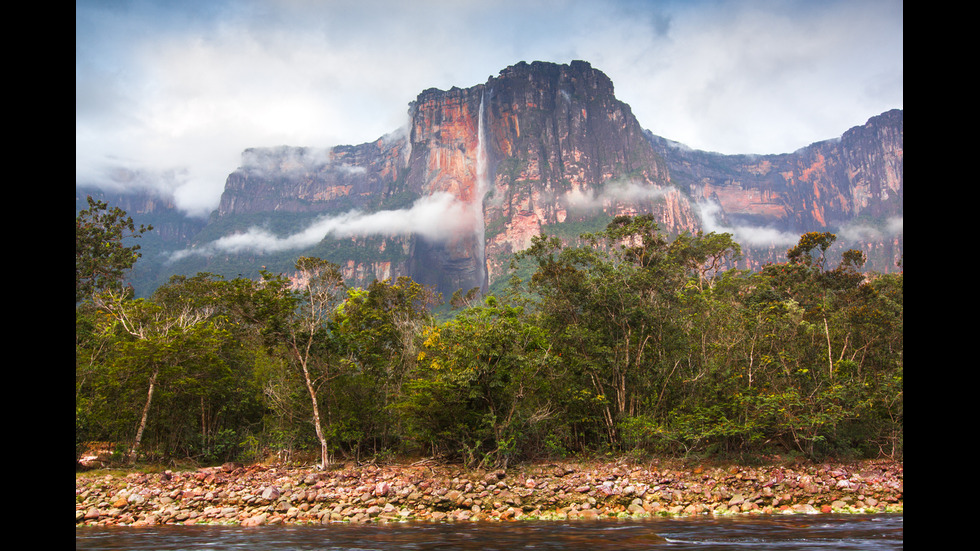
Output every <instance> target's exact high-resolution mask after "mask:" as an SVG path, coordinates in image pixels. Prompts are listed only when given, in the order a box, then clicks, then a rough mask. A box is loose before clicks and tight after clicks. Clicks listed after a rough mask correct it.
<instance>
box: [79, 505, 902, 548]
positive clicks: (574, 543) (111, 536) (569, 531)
mask: <svg viewBox="0 0 980 551" xmlns="http://www.w3.org/2000/svg"><path fill="white" fill-rule="evenodd" d="M903 523H904V515H902V514H893V515H888V514H881V515H775V516H761V515H751V516H733V517H696V518H654V519H646V520H622V521H617V520H597V521H584V520H576V521H567V522H562V521H540V522H538V521H521V522H493V523H490V522H486V523H483V522H467V523H439V524H437V523H431V524H428V523H415V524H411V523H405V524H367V525H363V524H358V525H351V524H345V523H336V524H328V525H321V526H261V527H253V528H242V527H239V526H159V527H152V528H133V527H119V526H116V527H104V528H103V527H82V528H76V529H75V549H86V550H98V549H153V550H172V551H177V550H202V549H206V550H221V551H223V550H280V549H281V550H286V549H289V550H306V549H309V550H322V551H355V550H357V551H361V550H363V551H389V550H415V549H419V550H424V549H446V550H448V549H459V550H487V551H492V550H514V549H576V550H589V551H591V550H595V551H604V550H616V551H625V550H630V549H678V550H682V549H697V550H699V551H713V550H721V549H752V550H754V551H768V550H794V551H795V550H808V549H833V550H835V551H839V550H892V549H902V546H903V540H904V529H903Z"/></svg>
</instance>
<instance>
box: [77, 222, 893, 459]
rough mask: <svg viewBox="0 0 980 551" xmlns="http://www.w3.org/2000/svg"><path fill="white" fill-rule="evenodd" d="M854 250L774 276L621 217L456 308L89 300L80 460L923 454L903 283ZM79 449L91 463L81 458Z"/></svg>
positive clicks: (719, 241)
mask: <svg viewBox="0 0 980 551" xmlns="http://www.w3.org/2000/svg"><path fill="white" fill-rule="evenodd" d="M834 240H835V236H834V235H833V234H829V233H810V234H805V235H803V236H802V237H801V239H800V242H799V244H798V245H797V246H795V247H793V248H792V249H790V250H789V251H788V252H787V258H788V259H789V261H788V262H787V263H784V264H771V265H768V266H766V267H765V268H764V269H763V270H761V271H759V272H756V273H752V272H747V271H742V270H735V269H729V268H726V267H727V266H731V265H733V263H732V260H733V259H734V258H736V257H737V256H738V255H739V252H740V249H739V246H738V244H737V243H734V242H733V241H732V240H731V236H729V235H727V234H720V235H719V234H698V235H686V234H685V235H681V236H679V237H677V238H676V239H673V240H668V239H666V238H665V237H664V236H662V235H661V234H660V233H659V231H658V228H657V226H656V224H654V223H653V221H652V218H650V217H649V216H640V217H635V218H631V217H619V218H615V219H613V220H612V221H611V222H610V223H609V225H608V226H607V227H606V228H605V229H604V230H603V231H601V232H597V233H594V234H586V235H583V236H582V240H580V241H578V243H581V245H576V246H566V245H563V244H562V243H563V242H562V241H560V240H558V239H557V238H554V237H547V236H539V237H538V238H536V239H535V241H534V242H533V245H532V246H531V247H530V248H529V249H527V250H526V251H524V252H522V253H521V254H520V255H519V256H520V257H521V258H520V259H519V260H521V261H523V262H524V263H525V265H528V264H530V265H531V266H533V270H534V271H533V275H532V276H531V277H530V280H529V281H521V280H519V279H517V278H515V279H514V280H513V281H512V283H511V286H510V287H509V288H508V290H507V291H506V292H502V293H499V294H498V295H490V296H487V297H484V298H483V299H482V300H479V299H477V300H473V298H474V297H467V298H468V300H457V301H455V302H456V305H457V306H458V308H457V311H456V314H455V315H454V316H452V317H451V318H449V319H446V320H444V321H439V320H438V319H437V318H435V317H434V316H433V315H432V314H431V308H432V307H433V306H434V305H435V304H436V298H435V297H433V296H432V292H431V290H429V289H427V288H424V287H422V286H420V285H419V284H417V283H415V282H414V281H412V280H411V279H408V278H400V279H398V280H394V281H392V280H388V281H375V282H374V283H372V284H371V285H370V286H368V287H367V288H365V289H360V288H348V287H346V286H345V285H344V283H343V281H342V280H341V279H340V278H339V276H338V272H337V270H336V266H334V265H332V264H331V263H329V262H327V261H324V260H321V259H318V258H302V259H300V260H299V261H298V262H297V264H296V269H297V271H296V273H297V274H298V275H299V276H300V277H298V278H295V280H290V279H288V278H286V277H285V276H283V275H276V274H271V273H264V274H263V277H262V279H261V280H259V281H254V280H249V279H245V278H237V279H234V280H230V281H228V280H225V279H223V278H221V277H219V276H215V275H213V274H208V273H200V274H198V275H197V276H194V277H186V276H174V277H173V278H172V279H171V280H170V281H169V282H168V283H167V284H166V285H163V286H161V287H160V288H159V289H158V290H157V291H156V292H155V293H154V294H153V296H152V297H149V298H147V299H133V298H131V297H127V296H126V295H125V294H122V293H114V292H101V293H97V294H96V295H94V296H93V298H92V299H91V300H86V301H83V302H81V303H80V304H78V305H76V370H75V381H76V394H75V406H76V414H75V437H76V447H79V446H81V445H82V444H83V443H84V442H87V441H108V442H114V443H116V444H117V446H118V448H117V449H118V450H119V457H120V459H125V460H134V459H136V458H144V459H152V460H158V461H183V460H188V459H189V460H193V461H195V462H198V463H215V462H222V461H228V460H241V461H250V460H255V459H263V458H265V457H266V456H267V455H268V454H272V453H280V454H287V455H289V454H292V457H293V458H297V457H301V455H299V454H305V457H306V458H307V459H312V458H315V457H319V458H320V459H321V460H322V461H323V462H324V463H328V462H330V461H332V460H334V459H337V458H356V459H366V458H376V459H382V460H383V459H387V458H392V457H394V456H402V455H403V456H432V455H435V456H440V457H445V458H450V459H453V460H460V461H463V462H464V463H466V464H468V465H471V466H474V465H484V466H490V465H494V466H506V465H507V463H508V462H509V461H516V460H528V459H541V458H546V457H557V456H566V455H570V454H590V453H607V452H613V453H630V452H637V453H657V454H667V455H674V456H680V455H689V454H697V455H702V456H707V455H716V456H723V457H734V456H743V457H745V456H756V455H760V454H769V453H781V454H787V453H788V454H799V455H801V456H806V457H810V458H815V457H821V456H827V455H834V456H847V457H874V456H878V455H882V454H884V455H890V456H895V455H901V453H902V443H903V365H904V359H903V275H902V274H901V273H898V274H872V275H866V274H861V273H860V272H858V268H859V267H860V265H861V263H862V261H863V257H862V255H861V253H859V252H857V251H847V252H845V253H844V255H843V259H844V260H843V261H842V263H841V264H840V265H839V266H836V267H833V268H828V267H827V266H825V265H824V264H825V261H824V253H826V251H827V250H828V248H829V247H830V246H832V244H833V242H834ZM76 451H77V450H76Z"/></svg>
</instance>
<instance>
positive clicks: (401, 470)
mask: <svg viewBox="0 0 980 551" xmlns="http://www.w3.org/2000/svg"><path fill="white" fill-rule="evenodd" d="M902 509H903V463H902V462H896V461H882V460H876V461H863V462H855V463H834V464H829V463H820V464H807V465H801V464H793V465H769V466H755V467H743V466H734V465H731V466H687V467H685V466H681V465H679V464H678V465H671V464H661V463H659V462H655V463H643V464H640V463H628V462H624V461H618V462H610V463H595V462H593V463H582V462H560V463H546V464H537V465H525V466H518V467H514V468H511V469H508V470H507V471H506V472H505V471H484V470H464V469H462V468H460V467H458V466H451V465H449V466H447V465H425V464H414V465H397V466H396V465H389V466H374V465H367V466H360V467H355V466H347V467H344V468H340V469H336V470H330V471H317V470H313V469H309V468H295V467H285V466H276V465H261V464H258V465H251V466H241V465H236V464H229V465H224V466H222V467H213V468H204V469H199V470H197V471H187V472H172V471H165V472H162V473H129V474H125V475H118V476H116V475H111V474H109V475H106V474H102V475H97V476H86V475H76V479H75V524H76V526H85V525H129V526H151V525H158V524H238V525H243V526H249V525H263V524H319V523H329V522H403V521H416V522H433V521H436V522H439V521H511V520H531V519H576V518H584V519H594V518H607V517H615V518H623V517H631V518H643V517H649V516H658V515H660V516H673V515H677V516H680V515H727V514H753V513H759V514H780V513H785V514H793V513H804V514H806V513H830V512H859V513H874V512H899V511H902Z"/></svg>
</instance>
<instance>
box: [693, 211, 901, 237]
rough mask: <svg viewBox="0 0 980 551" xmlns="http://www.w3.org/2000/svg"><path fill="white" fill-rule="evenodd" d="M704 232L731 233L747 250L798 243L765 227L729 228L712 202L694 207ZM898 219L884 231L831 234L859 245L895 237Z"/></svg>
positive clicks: (849, 229) (850, 228)
mask: <svg viewBox="0 0 980 551" xmlns="http://www.w3.org/2000/svg"><path fill="white" fill-rule="evenodd" d="M697 207H698V209H699V211H700V214H701V222H702V224H703V226H704V231H705V232H714V233H730V234H732V239H734V240H735V241H736V242H737V243H739V244H741V245H745V246H747V247H792V246H794V245H796V244H797V243H799V241H800V234H799V233H795V232H787V231H781V230H777V229H775V228H770V227H765V226H747V225H737V226H728V225H725V224H723V223H722V222H721V220H720V216H719V214H720V212H721V206H720V205H719V204H718V203H717V202H715V201H710V200H709V201H701V202H698V203H697ZM903 226H904V219H903V217H901V216H896V217H891V218H888V219H887V220H886V221H885V223H884V226H883V227H876V226H871V225H867V224H850V225H847V226H844V227H842V228H840V229H837V230H835V231H834V233H836V235H837V236H838V238H839V239H840V241H841V242H842V243H852V242H862V241H868V240H875V239H881V238H882V237H895V236H897V235H899V234H901V233H902V232H903V231H904V227H903Z"/></svg>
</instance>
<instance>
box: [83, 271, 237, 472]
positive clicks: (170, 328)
mask: <svg viewBox="0 0 980 551" xmlns="http://www.w3.org/2000/svg"><path fill="white" fill-rule="evenodd" d="M95 302H96V304H97V305H98V307H99V308H100V309H101V310H102V311H104V312H105V313H106V314H107V316H106V317H104V322H105V323H106V325H105V326H104V329H103V330H104V331H105V332H109V333H111V332H118V331H121V332H122V333H124V334H126V335H128V336H129V337H130V339H129V340H122V341H119V342H117V344H116V347H117V348H118V354H119V355H120V356H121V357H122V358H124V359H123V361H122V366H124V367H123V369H126V370H131V369H140V368H145V370H146V374H147V379H146V381H145V385H146V399H145V400H144V401H143V406H142V410H141V414H140V416H139V421H138V423H137V427H136V435H135V437H134V438H133V444H132V446H131V447H130V449H129V452H128V457H129V459H130V461H134V460H135V459H136V457H137V454H138V453H139V450H140V444H141V442H142V440H143V434H144V432H145V431H146V427H147V422H148V419H149V416H150V407H151V405H152V404H153V398H154V394H155V393H156V391H157V388H158V385H159V383H160V377H161V374H164V373H168V372H169V371H171V370H180V369H181V368H182V367H186V363H187V362H189V361H193V360H194V359H195V356H197V355H200V354H203V355H206V356H207V357H208V359H207V360H206V361H212V362H213V354H214V351H215V350H216V349H217V348H218V343H219V342H220V341H223V340H225V339H227V333H225V332H224V331H222V330H221V329H220V327H219V324H220V321H219V320H215V319H213V318H212V314H213V311H214V309H213V307H212V306H209V305H200V304H194V303H190V302H186V301H180V302H175V303H171V304H168V305H166V306H164V305H161V304H158V303H155V302H153V301H151V300H146V299H135V300H134V299H130V298H128V297H127V296H126V294H124V293H123V292H118V291H113V290H110V289H106V290H103V291H102V292H100V293H99V294H98V295H96V297H95ZM202 341H207V342H206V344H204V343H203V342H202Z"/></svg>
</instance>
